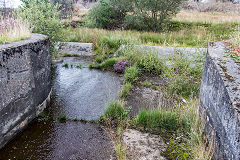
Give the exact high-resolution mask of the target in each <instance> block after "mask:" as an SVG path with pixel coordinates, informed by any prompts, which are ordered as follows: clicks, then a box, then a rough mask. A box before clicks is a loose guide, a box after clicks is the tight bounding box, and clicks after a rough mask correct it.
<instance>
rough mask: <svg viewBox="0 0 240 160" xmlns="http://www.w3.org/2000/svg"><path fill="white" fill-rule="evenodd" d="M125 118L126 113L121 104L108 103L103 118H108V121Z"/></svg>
mask: <svg viewBox="0 0 240 160" xmlns="http://www.w3.org/2000/svg"><path fill="white" fill-rule="evenodd" d="M126 116H127V111H126V110H125V108H124V106H123V104H122V103H121V102H111V103H109V105H108V107H107V109H106V111H105V113H104V118H109V119H110V120H114V121H120V120H124V119H125V118H126Z"/></svg>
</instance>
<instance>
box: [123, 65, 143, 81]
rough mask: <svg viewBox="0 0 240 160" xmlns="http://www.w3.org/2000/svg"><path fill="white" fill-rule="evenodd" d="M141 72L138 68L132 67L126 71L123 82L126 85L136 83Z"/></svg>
mask: <svg viewBox="0 0 240 160" xmlns="http://www.w3.org/2000/svg"><path fill="white" fill-rule="evenodd" d="M138 74H139V70H138V68H137V67H136V66H131V67H129V68H126V69H125V73H124V76H123V80H124V82H125V83H128V82H129V83H134V82H135V81H137V80H138Z"/></svg>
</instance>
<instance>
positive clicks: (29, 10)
mask: <svg viewBox="0 0 240 160" xmlns="http://www.w3.org/2000/svg"><path fill="white" fill-rule="evenodd" d="M22 2H23V4H22V6H21V7H20V8H19V9H18V10H17V14H18V15H19V16H20V17H21V18H22V19H23V20H27V21H28V22H29V23H30V26H31V28H32V31H33V32H34V33H41V34H44V35H47V36H48V37H49V38H50V40H51V42H53V43H54V42H56V41H59V40H60V39H62V36H61V34H60V30H61V29H62V25H61V23H60V18H59V16H60V11H59V7H60V5H58V4H56V5H52V4H51V3H50V2H49V1H48V0H22ZM51 49H53V46H52V48H51Z"/></svg>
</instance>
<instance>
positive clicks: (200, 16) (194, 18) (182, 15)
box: [173, 11, 240, 24]
mask: <svg viewBox="0 0 240 160" xmlns="http://www.w3.org/2000/svg"><path fill="white" fill-rule="evenodd" d="M173 20H175V21H180V22H191V23H193V22H195V23H210V24H222V23H240V16H239V15H238V14H236V13H221V12H197V11H181V12H179V13H178V14H177V15H176V17H174V18H173Z"/></svg>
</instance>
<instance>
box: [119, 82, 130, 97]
mask: <svg viewBox="0 0 240 160" xmlns="http://www.w3.org/2000/svg"><path fill="white" fill-rule="evenodd" d="M131 90H132V84H131V83H126V84H125V85H124V86H123V88H122V90H121V92H120V98H122V99H125V98H127V97H128V96H129V94H130V92H131Z"/></svg>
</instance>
